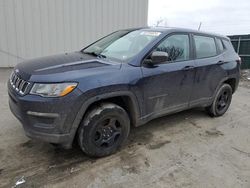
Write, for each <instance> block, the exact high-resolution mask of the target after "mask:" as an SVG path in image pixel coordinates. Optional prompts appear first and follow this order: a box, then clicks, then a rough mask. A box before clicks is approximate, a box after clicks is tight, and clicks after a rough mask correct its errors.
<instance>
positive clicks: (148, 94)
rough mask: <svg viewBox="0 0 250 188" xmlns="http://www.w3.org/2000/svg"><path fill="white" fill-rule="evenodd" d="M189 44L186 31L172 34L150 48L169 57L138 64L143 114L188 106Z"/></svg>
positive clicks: (191, 72) (191, 68) (191, 69)
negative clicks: (143, 104)
mask: <svg viewBox="0 0 250 188" xmlns="http://www.w3.org/2000/svg"><path fill="white" fill-rule="evenodd" d="M190 46H191V45H190V37H189V34H187V33H176V34H172V35H170V36H168V37H166V38H165V39H164V40H163V41H162V42H160V44H159V45H157V46H156V48H155V49H154V50H155V51H164V52H167V53H168V55H169V60H168V61H166V62H165V63H161V64H157V65H153V66H147V65H145V64H144V65H143V66H142V73H143V79H142V80H143V91H144V101H145V103H146V104H145V106H146V114H147V115H159V114H164V113H167V112H171V111H176V110H179V109H183V108H187V107H188V102H189V97H190V94H191V91H192V86H193V81H194V61H193V60H192V57H191V49H190Z"/></svg>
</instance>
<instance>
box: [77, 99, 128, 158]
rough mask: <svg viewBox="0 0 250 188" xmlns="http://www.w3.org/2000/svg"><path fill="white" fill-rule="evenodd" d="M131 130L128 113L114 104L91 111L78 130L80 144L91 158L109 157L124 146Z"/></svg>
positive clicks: (105, 104)
mask: <svg viewBox="0 0 250 188" xmlns="http://www.w3.org/2000/svg"><path fill="white" fill-rule="evenodd" d="M129 129H130V120H129V117H128V114H127V113H126V111H125V110H124V109H123V108H121V107H120V106H118V105H116V104H112V103H103V104H100V106H98V107H96V108H94V109H92V110H90V111H89V112H88V113H87V114H86V116H85V118H84V120H83V122H82V123H81V125H80V128H79V130H78V143H79V146H80V147H81V149H82V150H83V151H84V152H85V153H86V154H88V155H90V156H95V157H102V156H107V155H110V154H112V153H114V152H115V151H117V149H118V148H119V147H120V146H122V145H123V144H124V142H125V141H126V139H127V137H128V134H129Z"/></svg>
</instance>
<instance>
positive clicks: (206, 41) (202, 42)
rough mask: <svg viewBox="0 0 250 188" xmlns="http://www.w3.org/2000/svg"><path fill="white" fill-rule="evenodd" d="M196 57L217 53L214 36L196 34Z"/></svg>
mask: <svg viewBox="0 0 250 188" xmlns="http://www.w3.org/2000/svg"><path fill="white" fill-rule="evenodd" d="M194 43H195V48H196V58H205V57H212V56H215V55H216V54H217V52H216V45H215V41H214V38H213V37H206V36H198V35H194Z"/></svg>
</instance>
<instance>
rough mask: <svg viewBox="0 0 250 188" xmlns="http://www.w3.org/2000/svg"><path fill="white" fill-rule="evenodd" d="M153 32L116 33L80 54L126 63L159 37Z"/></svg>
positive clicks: (158, 33)
mask: <svg viewBox="0 0 250 188" xmlns="http://www.w3.org/2000/svg"><path fill="white" fill-rule="evenodd" d="M160 34H161V33H160V32H155V31H142V30H136V31H124V30H123V31H117V32H115V33H112V34H111V35H108V36H107V37H105V38H103V39H101V40H99V41H97V42H95V43H94V44H92V45H90V46H89V47H87V48H86V49H84V50H83V51H82V52H83V53H87V54H92V55H95V56H99V57H103V58H110V59H115V60H120V61H128V60H129V59H131V58H133V57H134V56H136V55H137V54H138V53H139V52H141V51H142V50H143V49H144V48H145V47H146V46H147V45H148V44H149V43H150V42H151V41H152V40H153V39H155V38H156V37H157V36H159V35H160Z"/></svg>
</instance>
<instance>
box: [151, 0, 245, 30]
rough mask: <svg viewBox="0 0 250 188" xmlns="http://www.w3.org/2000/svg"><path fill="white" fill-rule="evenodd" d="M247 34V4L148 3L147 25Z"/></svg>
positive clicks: (222, 0) (219, 0)
mask: <svg viewBox="0 0 250 188" xmlns="http://www.w3.org/2000/svg"><path fill="white" fill-rule="evenodd" d="M157 20H163V21H162V22H161V23H160V26H169V27H184V28H192V29H197V28H198V27H199V23H200V22H202V25H201V30H203V31H209V32H215V33H220V34H224V35H233V34H250V0H207V1H202V0H149V16H148V24H149V25H150V26H153V25H155V24H156V22H157Z"/></svg>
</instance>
